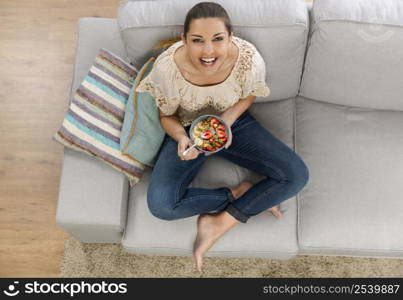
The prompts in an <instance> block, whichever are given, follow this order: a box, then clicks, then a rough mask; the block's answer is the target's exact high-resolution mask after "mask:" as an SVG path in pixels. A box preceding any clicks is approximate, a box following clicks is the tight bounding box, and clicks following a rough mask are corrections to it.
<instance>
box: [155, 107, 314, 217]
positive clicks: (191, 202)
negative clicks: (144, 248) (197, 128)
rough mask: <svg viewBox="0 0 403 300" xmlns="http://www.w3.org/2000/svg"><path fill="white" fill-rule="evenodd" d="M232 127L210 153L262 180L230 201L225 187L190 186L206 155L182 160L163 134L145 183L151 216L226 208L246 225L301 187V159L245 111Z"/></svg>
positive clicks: (304, 168)
mask: <svg viewBox="0 0 403 300" xmlns="http://www.w3.org/2000/svg"><path fill="white" fill-rule="evenodd" d="M189 129H190V126H187V127H185V130H186V132H187V133H188V134H189ZM231 129H232V133H233V138H232V144H231V145H230V147H228V149H223V150H221V151H219V152H217V153H215V154H213V155H218V156H221V157H223V158H225V159H227V160H229V161H231V162H233V163H234V164H237V165H239V166H241V167H244V168H247V169H249V170H252V171H254V172H256V173H259V174H263V175H264V176H265V178H264V179H262V180H261V181H259V182H258V183H256V184H255V185H254V186H253V187H252V188H250V189H249V190H248V191H247V192H246V193H245V194H243V195H242V196H241V197H239V198H238V199H235V200H234V199H233V197H232V194H231V191H230V189H229V188H228V187H222V188H216V189H206V188H190V187H188V186H189V185H190V183H191V182H192V181H193V178H194V177H195V176H196V174H197V172H198V171H199V169H200V168H201V166H202V165H203V164H204V162H205V161H206V160H207V159H208V157H209V156H205V155H204V154H199V156H198V157H197V158H195V159H193V160H181V159H180V158H179V157H178V154H177V148H178V143H177V142H176V141H175V140H174V139H172V138H171V137H170V136H169V135H168V134H167V135H166V136H165V139H164V141H163V144H162V146H161V148H160V150H159V153H158V156H157V160H156V163H155V166H154V168H153V170H152V173H151V176H150V182H149V185H148V192H147V203H148V208H149V210H150V212H151V213H152V214H153V215H154V216H155V217H157V218H160V219H164V220H176V219H181V218H186V217H191V216H194V215H198V214H202V213H208V212H212V211H214V212H215V211H222V210H226V211H227V212H228V213H229V214H231V215H232V216H233V217H234V218H236V219H237V220H239V221H240V222H242V223H246V222H247V220H248V219H249V218H250V217H252V216H255V215H257V214H259V213H261V212H262V211H265V210H267V209H269V208H270V207H273V206H276V205H278V204H280V203H281V202H283V201H285V200H287V199H289V198H291V197H293V196H294V195H296V194H297V193H298V192H299V191H300V190H301V189H302V188H303V187H304V186H305V185H306V183H307V182H308V177H309V171H308V168H307V166H306V165H305V163H304V162H303V161H302V159H301V158H300V157H299V156H298V155H297V154H296V153H295V152H294V151H293V150H292V149H290V148H289V147H288V146H287V145H286V144H284V143H283V142H282V141H280V140H279V139H278V138H276V137H275V136H273V135H272V134H271V133H270V132H268V131H267V130H266V129H265V128H264V127H262V126H261V125H260V124H259V123H258V122H257V121H256V120H255V118H254V117H253V116H252V115H251V114H250V113H249V111H248V110H246V111H245V112H244V113H243V114H242V115H241V116H240V117H239V118H238V119H237V120H236V121H235V122H234V124H233V125H232V127H231Z"/></svg>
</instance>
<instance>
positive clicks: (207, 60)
mask: <svg viewBox="0 0 403 300" xmlns="http://www.w3.org/2000/svg"><path fill="white" fill-rule="evenodd" d="M182 41H183V43H184V44H185V47H186V52H187V55H188V57H189V59H190V61H191V62H192V64H193V66H194V67H195V68H196V69H197V70H199V71H200V72H201V73H203V74H206V75H212V74H214V73H216V72H217V70H219V69H220V67H221V66H222V65H223V63H224V62H225V61H226V60H227V58H228V56H229V53H230V49H231V43H232V34H231V35H228V31H227V28H226V27H225V24H224V22H223V21H222V20H221V19H219V18H202V19H195V20H193V21H191V23H190V26H189V31H188V33H187V36H186V39H185V38H184V35H183V33H182Z"/></svg>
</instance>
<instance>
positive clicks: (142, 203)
mask: <svg viewBox="0 0 403 300" xmlns="http://www.w3.org/2000/svg"><path fill="white" fill-rule="evenodd" d="M197 2H199V1H178V0H172V1H168V0H166V1H163V0H159V1H122V2H120V4H119V7H118V16H117V18H116V19H110V18H93V17H87V18H81V19H80V20H79V30H78V41H77V48H76V56H75V67H74V76H73V80H72V85H71V93H73V92H74V91H75V90H76V89H77V87H78V86H79V84H80V82H81V80H82V79H83V78H84V76H85V75H86V74H87V72H88V69H89V67H90V65H91V63H92V61H93V58H94V56H95V55H96V53H97V51H98V49H100V48H105V49H108V50H109V51H111V52H113V53H115V54H116V55H118V56H120V57H122V58H124V59H125V60H127V61H130V63H131V64H132V65H134V66H135V67H136V68H140V67H141V66H142V64H143V63H144V62H145V61H146V60H147V59H148V58H149V57H150V56H151V55H155V53H153V52H152V51H151V50H150V49H151V47H152V45H153V44H154V43H155V42H157V41H158V40H161V39H165V38H171V37H175V36H178V35H179V34H180V32H181V24H183V21H184V16H185V15H184V13H185V12H186V11H187V10H188V9H189V8H190V7H192V6H193V5H194V4H195V3H197ZM216 2H218V3H221V4H223V6H224V7H225V8H226V9H227V11H228V12H229V15H230V16H231V18H232V21H233V24H234V32H235V35H237V36H240V37H242V38H244V39H247V40H249V41H251V42H252V43H254V44H255V45H256V47H257V49H258V50H259V51H260V53H261V54H262V56H263V58H264V59H265V62H266V70H267V74H266V77H267V78H266V79H267V82H268V85H269V87H270V88H271V94H270V95H269V96H268V97H266V98H261V97H258V98H257V99H256V100H255V102H254V103H253V105H252V106H251V107H250V108H249V111H250V113H251V114H252V115H253V116H254V117H255V118H256V119H257V120H258V121H259V122H260V123H261V124H262V125H263V126H264V127H265V128H266V129H268V130H269V131H270V132H271V133H272V134H273V135H275V136H276V137H278V138H279V139H281V140H282V141H283V142H284V143H286V144H287V145H288V146H289V147H290V148H292V149H293V150H294V151H295V152H296V153H298V154H299V155H300V156H301V158H302V159H303V160H304V162H305V163H306V165H307V166H308V168H309V182H308V183H307V185H306V186H305V187H304V189H303V190H301V191H300V193H298V194H297V195H296V196H295V197H293V198H290V199H288V200H286V201H284V202H283V203H281V205H280V207H281V210H282V211H283V213H284V217H283V218H281V219H277V218H275V217H274V216H273V215H271V214H270V213H269V212H267V211H266V212H262V213H261V214H259V215H257V216H255V217H253V218H250V219H249V220H248V222H247V223H246V224H240V225H238V226H236V227H234V228H233V229H231V230H230V231H229V232H227V233H226V234H224V236H222V237H221V238H220V239H219V240H218V241H217V242H216V243H215V244H214V245H213V247H212V248H211V249H210V250H209V251H208V252H207V253H206V256H207V257H209V256H213V257H220V256H221V257H223V256H225V257H260V258H275V259H289V258H292V257H295V256H296V255H301V254H302V255H337V256H354V257H374V258H375V257H383V258H403V76H402V74H403V2H402V1H399V0H354V1H351V0H315V1H314V2H313V3H309V2H308V3H306V2H305V1H303V0H301V1H300V0H266V1H264V0H254V1H241V0H237V1H225V0H222V1H216ZM157 15H158V16H159V17H158V18H156V17H155V16H157ZM267 155H270V153H268V154H267ZM151 172H152V167H146V168H145V170H144V174H143V177H142V179H141V180H140V182H138V183H137V184H135V185H134V186H133V187H130V186H129V184H128V180H127V178H126V177H125V176H124V175H123V174H122V173H120V172H118V171H116V170H114V169H113V168H111V167H110V166H108V165H106V164H104V163H103V162H101V161H100V160H98V159H96V158H94V157H91V156H89V155H86V154H84V153H81V152H77V151H74V150H72V149H69V148H65V149H64V155H63V166H62V171H61V178H60V189H59V197H58V204H57V211H56V222H57V224H58V225H59V226H60V227H61V228H63V229H64V230H65V231H66V232H67V233H68V234H70V235H71V236H73V237H75V238H76V239H78V240H80V241H81V242H83V243H120V244H121V245H122V248H123V249H124V250H125V251H126V252H128V253H134V254H148V255H177V256H190V255H192V246H193V241H194V239H195V237H196V220H197V216H193V217H189V218H184V219H180V220H175V221H166V220H161V219H158V218H156V217H154V216H153V215H152V214H151V213H150V211H149V209H148V206H147V186H148V180H149V175H150V173H151ZM262 178H263V177H262V175H260V174H256V173H254V172H252V171H249V170H247V169H244V168H242V167H239V166H237V165H234V164H232V163H231V162H228V161H225V160H224V159H222V158H220V157H217V156H214V155H212V156H209V158H208V160H207V161H206V163H205V164H204V165H203V167H202V169H201V171H200V172H199V174H198V175H197V176H196V177H195V179H194V180H193V182H192V183H191V185H190V186H193V187H210V188H216V187H222V186H235V185H237V184H238V183H240V182H241V181H243V180H245V179H248V180H251V181H253V182H255V183H256V182H258V181H259V180H261V179H262Z"/></svg>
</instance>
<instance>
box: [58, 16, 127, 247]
mask: <svg viewBox="0 0 403 300" xmlns="http://www.w3.org/2000/svg"><path fill="white" fill-rule="evenodd" d="M100 48H105V49H107V50H109V51H111V52H112V53H114V54H116V55H118V56H120V57H121V58H122V59H125V60H126V55H125V50H124V46H123V43H122V40H121V38H120V33H119V29H118V25H117V22H116V19H106V18H82V19H80V20H79V32H78V42H77V48H76V57H75V66H74V76H73V80H72V84H71V93H70V101H71V98H72V95H73V92H74V91H75V90H76V89H77V88H78V86H79V85H80V83H81V82H82V80H83V79H84V77H85V76H86V75H87V73H88V70H89V68H90V67H91V65H92V63H93V61H94V58H95V55H96V54H97V52H98V50H99V49H100ZM128 192H129V184H128V180H127V178H126V176H125V175H123V174H122V173H120V172H118V171H117V170H115V169H113V168H112V167H110V166H109V165H107V164H106V163H104V162H102V161H100V160H99V159H97V158H95V157H91V156H89V155H88V154H85V153H82V152H78V151H75V150H72V149H69V148H65V149H64V155H63V167H62V171H61V179H60V187H59V199H58V205H57V211H56V223H57V224H58V225H59V226H61V227H62V228H63V229H64V230H65V231H66V232H68V233H69V234H71V235H72V236H74V237H76V238H77V239H79V240H80V241H82V242H89V243H97V242H99V243H101V242H102V243H116V242H120V241H121V238H122V235H123V231H124V228H125V226H126V218H127V199H128Z"/></svg>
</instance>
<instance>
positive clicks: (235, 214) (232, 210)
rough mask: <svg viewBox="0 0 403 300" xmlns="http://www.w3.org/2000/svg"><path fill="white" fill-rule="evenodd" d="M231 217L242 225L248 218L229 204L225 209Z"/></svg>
mask: <svg viewBox="0 0 403 300" xmlns="http://www.w3.org/2000/svg"><path fill="white" fill-rule="evenodd" d="M225 210H226V211H227V212H228V213H229V214H230V215H231V216H233V217H234V218H235V219H237V220H238V221H240V222H242V223H246V222H247V221H248V219H249V217H248V216H246V215H244V214H243V213H242V212H240V211H239V210H238V209H237V208H236V207H235V206H234V205H232V203H229V204H228V205H227V207H226V209H225Z"/></svg>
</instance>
